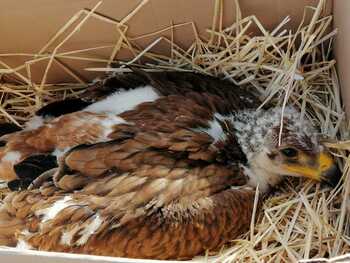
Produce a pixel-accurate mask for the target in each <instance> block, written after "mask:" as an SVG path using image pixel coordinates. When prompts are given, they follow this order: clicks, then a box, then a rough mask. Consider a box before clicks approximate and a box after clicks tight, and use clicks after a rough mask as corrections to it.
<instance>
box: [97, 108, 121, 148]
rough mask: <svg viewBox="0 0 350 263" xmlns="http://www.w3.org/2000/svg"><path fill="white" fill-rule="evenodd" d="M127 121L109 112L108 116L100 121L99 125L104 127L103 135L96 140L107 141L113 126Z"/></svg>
mask: <svg viewBox="0 0 350 263" xmlns="http://www.w3.org/2000/svg"><path fill="white" fill-rule="evenodd" d="M123 123H124V124H125V123H127V122H126V121H125V120H124V119H123V118H121V117H118V116H115V115H113V114H109V115H108V118H106V119H104V120H102V121H101V123H100V124H101V125H102V126H103V127H104V129H103V136H102V137H101V138H100V139H99V140H98V142H104V141H106V140H107V141H109V140H110V139H109V138H108V135H109V134H110V133H112V132H113V127H114V126H115V125H118V124H123Z"/></svg>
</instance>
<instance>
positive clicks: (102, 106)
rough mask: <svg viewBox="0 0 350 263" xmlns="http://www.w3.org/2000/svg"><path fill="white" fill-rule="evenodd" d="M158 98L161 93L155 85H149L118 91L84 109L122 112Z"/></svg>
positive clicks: (96, 111)
mask: <svg viewBox="0 0 350 263" xmlns="http://www.w3.org/2000/svg"><path fill="white" fill-rule="evenodd" d="M158 98H159V95H158V94H157V93H156V92H155V90H154V89H153V87H152V86H150V85H147V86H144V87H139V88H136V89H132V90H123V91H119V92H116V93H114V94H112V95H110V96H108V97H107V98H105V99H104V100H101V101H98V102H96V103H94V104H91V105H89V106H88V107H86V108H85V109H84V111H89V112H95V113H104V112H110V113H114V114H120V113H122V112H125V111H128V110H132V109H133V108H135V107H136V106H137V105H139V104H141V103H143V102H150V101H155V100H156V99H158Z"/></svg>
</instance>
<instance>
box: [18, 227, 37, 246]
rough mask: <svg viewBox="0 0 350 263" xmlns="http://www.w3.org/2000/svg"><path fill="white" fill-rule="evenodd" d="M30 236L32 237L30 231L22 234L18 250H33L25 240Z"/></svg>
mask: <svg viewBox="0 0 350 263" xmlns="http://www.w3.org/2000/svg"><path fill="white" fill-rule="evenodd" d="M30 235H31V233H30V232H29V231H28V229H24V230H23V231H22V232H21V233H20V238H18V240H17V245H16V248H17V249H22V250H29V249H32V248H33V247H32V246H31V245H30V244H28V243H27V241H25V240H24V239H25V238H26V237H28V236H30Z"/></svg>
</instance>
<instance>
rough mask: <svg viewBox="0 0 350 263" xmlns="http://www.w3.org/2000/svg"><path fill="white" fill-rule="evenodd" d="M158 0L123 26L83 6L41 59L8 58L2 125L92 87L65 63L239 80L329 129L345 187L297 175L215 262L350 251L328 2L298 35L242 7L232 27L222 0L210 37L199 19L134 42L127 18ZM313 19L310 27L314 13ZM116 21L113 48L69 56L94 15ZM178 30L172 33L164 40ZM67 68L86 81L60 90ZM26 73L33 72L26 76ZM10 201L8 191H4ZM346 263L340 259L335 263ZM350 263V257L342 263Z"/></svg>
mask: <svg viewBox="0 0 350 263" xmlns="http://www.w3.org/2000/svg"><path fill="white" fill-rule="evenodd" d="M147 2H148V0H145V1H142V2H141V3H140V5H139V6H138V7H137V8H136V9H134V10H133V11H132V12H131V13H129V14H128V15H127V16H126V17H125V18H124V19H123V20H121V21H116V20H114V19H112V18H108V17H106V16H102V15H100V14H98V13H97V12H96V10H98V7H99V6H100V5H101V4H103V3H102V2H99V3H98V4H97V5H96V6H95V7H94V8H93V9H92V10H81V11H79V12H78V13H77V14H76V15H75V16H73V17H72V18H71V19H70V20H69V21H68V22H67V23H66V24H65V25H64V26H63V27H62V28H61V29H59V31H58V32H57V34H56V35H55V36H54V37H53V38H51V39H50V40H49V41H48V43H47V44H46V45H45V46H44V47H43V48H42V49H41V50H40V51H39V52H38V53H37V54H20V53H18V54H0V80H1V82H0V119H1V121H9V122H13V123H16V124H17V125H22V124H23V123H24V122H25V120H26V119H28V117H30V116H31V115H32V114H33V112H34V111H35V110H36V109H38V108H39V107H41V106H42V105H44V104H45V103H47V102H50V101H53V100H57V99H62V98H66V97H76V96H79V93H80V92H81V91H82V89H83V87H84V85H85V84H86V83H85V82H84V80H83V79H82V78H81V77H79V76H78V75H77V74H75V73H74V72H75V71H74V69H71V68H70V67H68V66H67V65H65V64H63V63H61V62H60V61H61V59H63V58H66V59H67V58H68V59H69V58H70V59H75V60H83V61H93V62H100V63H101V68H89V69H86V70H89V71H94V72H95V73H96V72H99V71H101V74H102V72H105V71H107V72H108V71H114V72H123V71H128V69H127V67H126V65H130V64H132V65H140V64H141V62H142V67H144V68H145V69H146V70H164V69H172V70H178V71H192V70H193V71H197V72H202V73H204V74H209V75H216V76H220V77H223V78H226V79H229V80H230V81H232V82H233V83H235V84H236V85H244V86H246V87H247V88H250V89H255V90H256V91H257V92H258V93H259V94H260V96H261V99H262V101H264V103H266V102H267V101H272V102H273V103H275V104H276V105H282V106H283V107H284V106H286V105H287V104H293V105H294V106H296V107H297V108H299V109H300V118H305V119H307V120H309V121H311V122H312V123H313V124H314V125H316V126H317V127H319V129H320V132H321V133H322V134H323V135H324V136H325V138H327V139H326V140H327V146H328V147H330V149H331V150H332V152H333V153H334V155H335V156H336V157H337V161H338V162H339V164H340V166H341V167H342V169H343V171H344V174H343V179H342V182H341V183H340V184H339V185H338V187H337V188H335V189H329V188H327V187H323V186H320V185H319V184H317V183H314V182H310V181H305V180H299V179H288V180H287V181H286V182H285V183H284V184H283V185H282V186H280V187H279V188H278V189H277V190H276V191H277V192H279V193H278V195H275V194H272V195H271V196H270V197H269V198H268V199H267V200H266V202H265V204H264V206H263V209H262V210H261V211H255V213H254V215H255V216H254V218H253V220H252V224H251V229H250V232H249V233H247V234H246V235H245V236H242V238H241V239H239V240H234V241H232V244H231V245H232V246H227V247H226V248H223V250H222V251H221V252H220V253H219V255H217V256H215V257H214V258H213V257H211V256H210V253H208V255H207V257H208V259H211V260H213V261H216V262H295V261H298V260H301V259H309V258H318V257H327V258H328V257H335V256H337V255H344V254H346V253H347V252H349V251H350V202H349V194H350V176H349V169H350V168H349V160H350V159H349V156H348V150H349V149H350V142H349V141H346V138H348V130H349V127H348V123H347V121H346V119H345V115H344V111H343V106H342V103H341V98H340V88H339V82H338V78H337V73H336V70H335V60H334V59H333V57H332V46H333V40H334V37H335V35H336V33H337V31H336V29H334V30H333V31H332V30H330V25H331V22H332V17H331V16H323V15H322V12H323V7H324V4H325V0H320V1H319V4H318V6H317V7H316V8H311V7H308V8H306V9H305V14H304V19H303V21H302V22H301V24H300V26H299V28H298V29H297V30H296V31H295V32H291V31H288V30H285V28H286V26H287V25H288V21H289V18H288V17H287V18H285V19H284V20H283V21H281V23H280V24H279V25H278V26H277V27H276V28H275V29H274V30H272V31H268V30H266V29H265V28H264V26H263V25H262V24H261V23H260V22H259V20H258V19H257V17H255V16H249V17H242V16H241V12H240V9H239V5H238V2H237V1H236V5H237V8H236V20H235V21H234V22H233V23H232V24H231V25H229V26H228V27H223V23H222V17H223V12H224V10H223V1H222V0H217V1H216V2H215V3H216V4H215V8H214V10H213V12H214V13H213V14H214V15H213V23H212V27H211V28H210V29H208V30H207V33H208V34H207V37H206V38H205V37H203V36H199V35H198V33H197V31H196V27H195V24H194V23H192V22H188V23H183V24H177V25H175V24H172V25H170V26H169V27H167V28H164V29H163V30H161V31H158V32H153V33H150V34H147V35H142V36H137V37H129V36H128V34H127V31H128V26H127V22H128V21H129V20H130V19H132V17H133V15H134V14H135V13H137V12H141V11H142V8H143V6H144V5H146V4H147ZM310 13H311V14H312V18H311V20H310V21H307V22H306V19H305V17H306V14H310ZM91 17H94V18H95V19H98V20H100V21H103V22H105V23H108V24H112V25H115V28H116V30H117V32H118V33H119V34H120V38H119V39H118V40H117V41H116V43H113V44H112V45H109V46H97V47H93V48H89V49H82V50H73V51H66V52H62V51H60V48H61V47H63V46H64V45H65V43H66V42H67V41H68V40H69V39H70V38H71V37H72V36H74V34H76V33H77V32H78V31H79V30H80V28H82V27H83V26H84V24H85V23H86V22H87V21H88V20H89V19H90V18H91ZM188 27H190V28H191V29H192V30H193V34H194V39H195V40H194V42H193V44H192V45H191V46H190V48H188V49H186V50H185V49H182V48H181V47H180V46H178V45H177V44H176V41H175V40H174V37H173V36H174V34H173V32H174V29H175V28H176V29H177V30H181V29H182V28H188ZM252 27H255V28H258V29H259V34H258V35H257V36H252V35H251V34H249V32H250V30H251V28H252ZM163 32H170V35H171V37H170V38H167V37H164V36H162V33H163ZM154 36H158V38H156V40H155V41H154V42H152V43H151V44H150V45H149V46H147V47H146V48H145V49H139V48H138V47H137V45H136V44H135V40H137V39H142V38H149V37H154ZM159 44H163V45H164V44H167V45H168V46H169V56H164V55H159V54H156V53H155V52H152V49H153V48H154V47H155V46H156V45H159ZM99 49H109V50H111V53H110V56H109V57H108V58H101V57H98V56H95V57H94V56H92V55H91V53H90V52H92V51H94V50H99ZM125 50H127V51H128V52H131V53H132V54H134V58H133V59H132V60H130V61H126V62H120V61H119V62H118V66H117V67H113V68H111V67H110V66H111V65H112V64H113V63H114V62H116V61H115V57H116V56H117V55H118V54H119V53H120V52H122V51H125ZM9 56H20V57H24V58H25V59H26V61H25V63H23V65H20V66H18V67H17V68H11V67H9V66H8V65H6V64H5V63H4V62H3V61H2V58H4V57H9ZM43 61H44V62H45V63H46V68H45V71H44V73H43V76H42V81H41V82H39V83H34V81H33V80H32V78H31V68H32V67H33V65H35V64H36V63H39V62H43ZM54 63H55V64H56V65H58V66H59V67H61V69H62V70H64V71H65V72H66V73H67V74H69V75H70V76H71V77H73V78H74V79H75V80H76V83H64V84H61V85H57V84H56V85H52V84H50V83H47V76H48V73H49V71H50V68H51V67H52V65H53V64H54ZM20 72H23V73H20ZM0 191H1V194H0V198H1V197H2V196H4V195H5V194H6V189H5V188H4V189H3V190H0ZM337 260H338V261H339V262H340V261H341V260H344V259H341V258H339V259H333V261H331V262H337ZM342 262H346V261H342Z"/></svg>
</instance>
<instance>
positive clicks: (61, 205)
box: [35, 196, 73, 223]
mask: <svg viewBox="0 0 350 263" xmlns="http://www.w3.org/2000/svg"><path fill="white" fill-rule="evenodd" d="M72 204H73V203H72V197H70V196H65V197H64V198H63V199H60V200H58V201H56V202H55V203H54V204H53V205H52V206H50V207H48V208H44V209H41V210H38V211H36V213H35V214H36V216H43V218H42V221H41V222H42V223H45V222H46V221H48V220H51V219H54V218H55V217H56V215H57V214H58V213H59V212H61V211H62V210H63V209H65V208H66V207H68V206H70V205H72Z"/></svg>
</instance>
